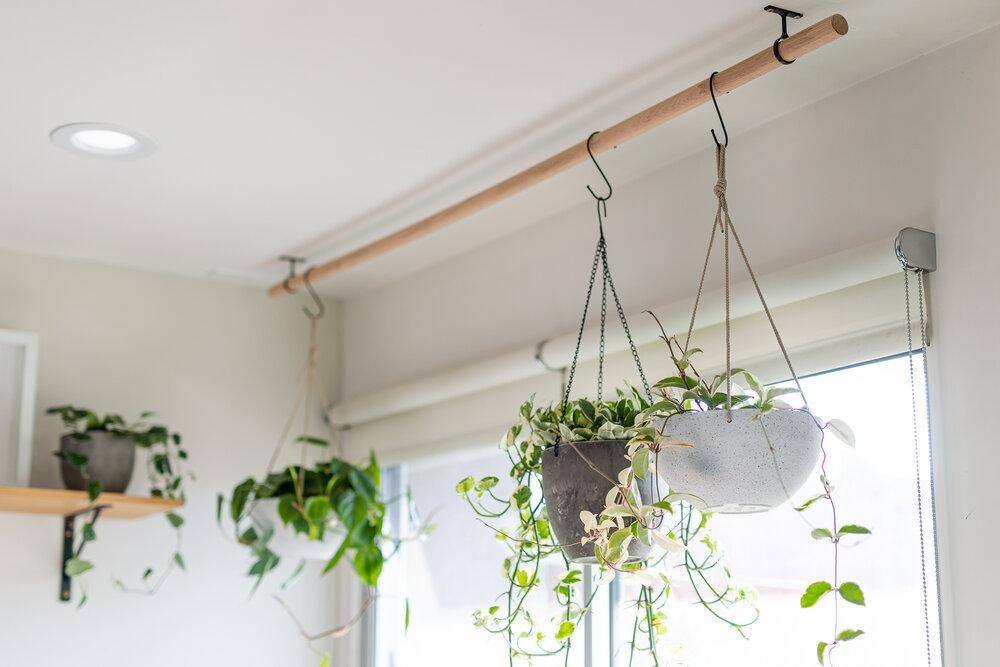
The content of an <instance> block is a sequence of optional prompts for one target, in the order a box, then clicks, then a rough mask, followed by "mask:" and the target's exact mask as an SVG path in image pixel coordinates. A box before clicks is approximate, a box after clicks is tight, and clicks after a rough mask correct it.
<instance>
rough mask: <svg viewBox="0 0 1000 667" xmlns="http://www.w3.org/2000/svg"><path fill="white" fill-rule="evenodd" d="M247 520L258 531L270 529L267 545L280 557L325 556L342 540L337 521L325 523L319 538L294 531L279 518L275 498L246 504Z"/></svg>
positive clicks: (324, 557)
mask: <svg viewBox="0 0 1000 667" xmlns="http://www.w3.org/2000/svg"><path fill="white" fill-rule="evenodd" d="M250 520H251V521H252V522H253V526H254V530H256V531H257V532H258V533H261V534H263V533H264V532H266V531H268V530H271V529H273V530H274V536H273V537H272V538H271V541H270V542H268V547H269V548H270V549H271V550H272V551H274V552H275V553H276V554H278V555H279V556H282V557H284V558H305V559H306V560H328V559H329V558H330V557H331V556H332V555H333V554H334V553H336V551H337V547H339V546H340V543H341V542H342V541H343V540H344V528H343V526H342V525H341V524H340V522H339V521H334V522H332V523H331V524H330V525H328V526H327V527H326V531H325V532H324V533H323V539H322V540H310V539H309V537H308V536H307V535H303V534H302V533H296V532H295V530H294V529H292V528H291V527H289V526H285V524H283V523H282V522H281V517H280V516H279V515H278V499H277V498H264V499H262V500H258V501H256V502H254V504H253V507H251V508H250Z"/></svg>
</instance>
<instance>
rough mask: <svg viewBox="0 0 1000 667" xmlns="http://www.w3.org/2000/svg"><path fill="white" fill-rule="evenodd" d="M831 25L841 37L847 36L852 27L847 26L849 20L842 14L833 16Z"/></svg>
mask: <svg viewBox="0 0 1000 667" xmlns="http://www.w3.org/2000/svg"><path fill="white" fill-rule="evenodd" d="M830 25H831V26H833V31H834V32H836V33H837V34H838V35H840V36H841V37H843V36H844V35H846V34H847V31H848V30H849V29H850V26H849V25H847V19H845V18H844V16H843V15H842V14H834V15H833V16H831V17H830Z"/></svg>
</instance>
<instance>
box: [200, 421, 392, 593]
mask: <svg viewBox="0 0 1000 667" xmlns="http://www.w3.org/2000/svg"><path fill="white" fill-rule="evenodd" d="M313 439H314V440H315V438H313ZM380 486H381V476H380V472H379V467H378V463H377V461H376V460H375V456H374V454H373V455H371V457H370V458H369V460H368V462H367V463H366V464H365V465H363V466H357V465H353V464H351V463H348V462H347V461H343V460H341V459H338V458H336V457H334V458H331V459H329V460H328V461H323V462H320V463H316V464H315V465H314V466H312V467H309V468H305V467H303V466H300V465H295V466H288V467H286V468H284V469H283V470H281V471H279V472H275V473H271V474H269V475H267V476H266V477H265V478H264V479H263V480H261V481H258V480H256V479H254V478H252V477H248V478H247V479H245V480H243V481H242V482H240V483H239V484H237V485H236V486H235V487H234V488H233V491H232V493H231V494H230V496H229V499H228V508H229V519H230V520H231V522H232V527H233V530H234V538H235V539H236V541H237V542H238V543H239V544H241V545H243V546H245V547H246V548H247V549H249V550H250V553H251V554H252V555H253V564H252V565H251V566H250V570H249V571H248V573H247V574H248V575H249V576H251V577H254V590H256V588H257V587H258V586H259V585H260V582H261V580H262V579H263V578H264V576H265V575H266V574H267V573H268V572H271V571H272V570H274V569H275V568H276V567H277V566H278V564H279V563H280V561H281V556H280V555H279V554H277V553H275V552H274V551H272V550H271V548H270V546H269V543H270V541H271V539H272V538H273V537H274V528H273V527H272V528H269V529H265V532H260V531H259V530H258V528H257V527H256V526H255V525H254V521H253V519H252V515H251V512H252V510H253V507H254V505H255V504H256V503H258V502H260V501H263V500H275V501H277V503H278V516H279V517H280V519H281V523H282V526H283V527H284V528H286V529H289V530H292V531H294V532H295V533H296V534H301V535H305V536H307V537H308V538H309V539H310V540H315V541H322V540H323V539H324V537H325V536H326V534H327V532H329V531H331V530H338V529H339V530H340V532H342V533H343V538H342V539H341V541H340V544H339V546H338V547H337V549H336V551H334V552H333V553H331V554H330V557H329V559H328V560H327V562H326V565H325V566H324V568H323V574H326V573H327V572H329V571H330V570H332V569H333V568H334V567H336V566H337V564H338V563H339V562H340V561H341V560H342V559H343V558H344V557H348V558H349V559H350V561H351V564H352V566H353V568H354V571H355V573H356V574H357V575H358V578H359V579H361V581H362V582H363V583H364V584H366V585H367V586H369V587H375V586H376V585H377V584H378V579H379V575H380V574H381V573H382V567H383V565H384V563H385V560H386V558H387V557H388V555H390V554H387V553H385V551H384V550H385V547H386V542H387V538H386V537H385V536H384V534H383V524H384V521H385V514H386V505H385V502H384V500H383V499H382V495H381V491H380ZM225 504H226V499H225V498H224V497H223V496H222V495H221V494H220V495H219V496H218V498H217V512H216V518H217V520H218V521H219V522H220V523H221V521H222V510H223V506H224V505H225ZM301 566H302V564H301V563H300V567H301Z"/></svg>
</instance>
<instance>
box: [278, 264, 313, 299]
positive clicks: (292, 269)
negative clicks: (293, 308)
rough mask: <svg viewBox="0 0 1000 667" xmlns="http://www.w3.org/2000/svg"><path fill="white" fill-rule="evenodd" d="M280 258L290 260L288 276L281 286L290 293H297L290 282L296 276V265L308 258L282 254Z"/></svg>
mask: <svg viewBox="0 0 1000 667" xmlns="http://www.w3.org/2000/svg"><path fill="white" fill-rule="evenodd" d="M278 259H279V260H280V261H282V262H288V277H287V278H285V279H284V281H282V283H281V286H282V287H284V288H285V291H286V292H288V293H289V294H295V292H296V290H295V289H293V288H292V286H291V285H290V284H289V283H290V281H291V280H292V278H294V277H295V267H297V266H298V265H299V264H301V263H302V262H304V261H306V258H305V257H296V256H295V255H280V256H279V257H278Z"/></svg>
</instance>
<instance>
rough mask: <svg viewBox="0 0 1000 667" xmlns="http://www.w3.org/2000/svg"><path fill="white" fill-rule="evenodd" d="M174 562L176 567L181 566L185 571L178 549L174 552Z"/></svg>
mask: <svg viewBox="0 0 1000 667" xmlns="http://www.w3.org/2000/svg"><path fill="white" fill-rule="evenodd" d="M174 562H175V563H177V567H179V568H181V569H182V570H184V571H185V572H186V571H187V566H186V565H185V564H184V558H183V557H182V556H181V553H180V552H179V551H175V552H174Z"/></svg>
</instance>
